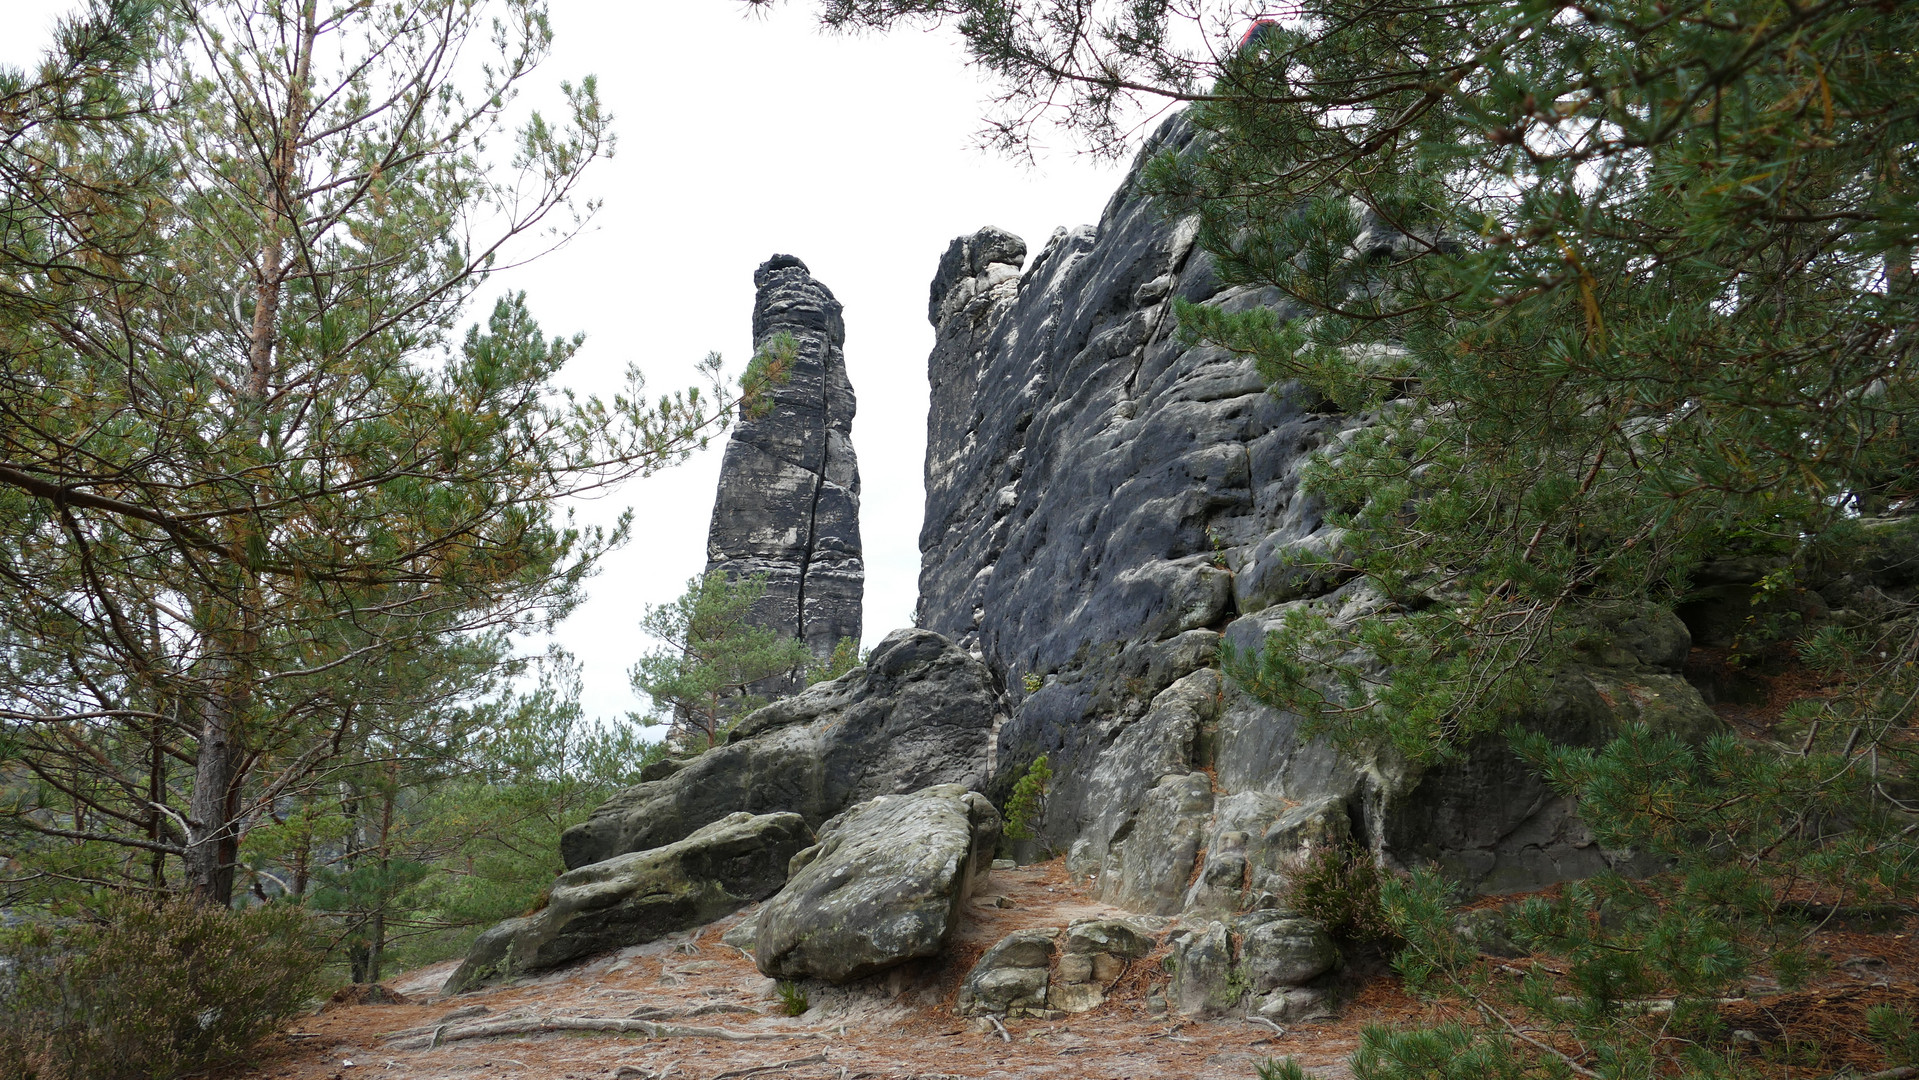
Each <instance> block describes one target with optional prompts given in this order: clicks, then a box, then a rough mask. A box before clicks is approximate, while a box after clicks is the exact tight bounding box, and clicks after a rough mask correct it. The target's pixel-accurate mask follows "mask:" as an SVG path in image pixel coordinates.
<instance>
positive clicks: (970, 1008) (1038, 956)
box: [958, 927, 1059, 1016]
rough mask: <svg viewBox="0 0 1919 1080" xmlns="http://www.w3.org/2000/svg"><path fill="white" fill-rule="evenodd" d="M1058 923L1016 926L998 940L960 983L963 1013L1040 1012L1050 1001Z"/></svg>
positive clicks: (960, 1009) (1039, 1013) (976, 1014)
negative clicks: (1030, 928) (1050, 975)
mask: <svg viewBox="0 0 1919 1080" xmlns="http://www.w3.org/2000/svg"><path fill="white" fill-rule="evenodd" d="M1058 939H1059V930H1058V928H1056V927H1042V928H1039V929H1035V930H1015V931H1013V932H1012V933H1010V934H1008V935H1006V936H1005V937H1003V938H1001V939H1000V940H999V941H997V942H995V943H994V945H993V947H992V948H990V949H988V950H986V953H985V954H984V955H983V956H981V957H980V958H979V962H978V963H976V964H974V965H973V970H971V971H969V972H967V973H966V981H965V982H963V983H961V984H960V991H959V1002H958V1006H959V1013H960V1015H961V1016H981V1015H984V1014H987V1013H993V1014H996V1015H999V1016H1039V1015H1042V1014H1044V1013H1045V1011H1046V1009H1047V1005H1048V994H1047V989H1048V981H1049V980H1048V969H1049V968H1050V967H1051V966H1052V963H1053V952H1054V946H1055V942H1057V941H1058Z"/></svg>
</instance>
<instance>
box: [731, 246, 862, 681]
mask: <svg viewBox="0 0 1919 1080" xmlns="http://www.w3.org/2000/svg"><path fill="white" fill-rule="evenodd" d="M753 284H754V285H755V286H756V287H757V288H758V290H759V292H758V295H757V297H756V298H755V299H754V302H753V343H754V347H755V348H756V349H757V348H763V347H765V345H766V344H767V343H768V342H769V341H770V340H771V339H772V338H773V337H774V336H775V335H777V334H781V333H785V334H791V335H792V336H793V338H794V340H795V341H796V342H797V343H798V345H799V353H798V355H797V356H796V357H795V358H794V361H793V364H792V367H791V369H790V376H791V377H790V378H789V379H788V380H787V381H786V382H785V383H784V384H782V385H780V386H778V387H775V388H774V389H773V390H772V392H771V394H770V397H771V399H772V407H771V408H770V409H769V410H768V411H767V412H766V413H765V414H764V415H762V416H759V417H756V418H752V419H745V420H742V421H741V422H740V424H739V425H738V426H737V427H735V428H734V429H733V436H732V438H731V439H729V440H728V441H727V444H726V457H725V459H724V460H723V462H722V463H721V465H720V483H719V490H718V492H717V494H716V495H715V496H714V499H713V521H712V524H711V526H710V527H709V528H708V530H707V538H706V568H707V570H709V571H712V570H721V571H724V572H725V573H726V574H727V575H728V576H729V577H734V578H739V577H749V576H752V575H754V574H764V575H766V580H767V586H766V594H765V595H764V596H763V597H761V599H760V604H759V608H758V610H757V611H756V612H755V616H756V621H757V622H758V623H759V624H760V625H762V626H765V627H769V628H771V629H775V630H778V631H780V632H782V633H786V634H791V635H793V636H795V637H798V638H800V639H801V640H803V641H805V642H806V644H807V647H808V648H809V649H811V650H812V652H813V653H814V655H816V656H822V657H824V656H826V655H827V654H829V653H831V652H832V650H833V646H834V644H835V643H836V642H838V641H839V640H840V639H841V638H843V637H850V638H854V639H858V638H859V636H860V602H861V597H862V594H863V592H864V590H865V585H866V566H865V563H864V562H863V561H862V558H861V553H860V518H859V510H860V474H859V465H858V463H857V462H856V461H855V460H854V456H853V444H852V442H851V441H850V439H849V437H848V436H849V433H850V432H851V430H852V426H853V410H854V400H853V386H852V384H851V383H850V382H848V381H847V378H846V358H845V356H844V354H843V353H842V352H841V347H842V346H843V345H844V344H845V343H846V324H845V323H844V321H843V320H842V319H841V318H840V303H839V301H838V300H835V299H833V291H832V290H831V289H828V288H827V287H826V286H825V285H822V284H820V283H819V282H818V281H815V280H814V279H813V276H812V275H811V274H809V273H808V272H807V270H806V264H805V263H803V262H801V261H800V260H798V259H796V258H794V257H793V256H791V255H775V256H773V257H772V258H771V259H768V260H767V261H766V262H764V263H762V264H761V265H760V268H759V269H758V270H756V271H755V272H754V274H753ZM770 689H774V690H779V689H785V687H775V688H770Z"/></svg>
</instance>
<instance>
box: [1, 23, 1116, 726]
mask: <svg viewBox="0 0 1919 1080" xmlns="http://www.w3.org/2000/svg"><path fill="white" fill-rule="evenodd" d="M71 6H72V5H71V4H70V3H69V2H68V0H0V12H3V13H4V14H0V27H3V28H4V29H0V63H7V64H14V65H25V64H28V63H31V62H32V60H33V58H34V57H35V56H36V55H37V54H38V53H39V51H40V50H41V49H42V48H43V47H44V46H45V44H46V42H47V40H48V32H47V31H48V28H49V27H50V26H51V24H52V21H53V19H54V18H55V16H56V15H58V14H59V13H61V12H64V11H66V10H68V9H69V8H70V7H71ZM807 8H808V5H806V4H805V3H804V2H802V0H795V2H793V3H789V4H787V5H785V6H783V7H782V8H780V9H778V10H777V11H775V12H774V13H773V14H772V15H771V16H770V17H748V16H747V15H746V14H745V11H746V8H745V5H744V4H743V3H741V2H740V0H552V18H553V27H554V33H555V54H554V57H553V60H552V62H551V63H550V64H548V65H547V66H546V67H545V68H544V69H543V71H542V76H543V80H544V81H546V82H548V83H554V84H557V83H558V82H559V81H560V80H561V79H577V78H578V77H579V76H581V75H585V74H594V75H597V76H599V81H600V91H601V96H602V99H603V101H604V102H605V103H606V105H607V107H608V108H609V109H610V111H611V112H612V113H613V115H614V117H615V126H616V130H617V131H618V133H619V138H620V145H619V153H618V156H617V157H615V158H614V159H613V160H612V161H609V162H604V163H602V164H601V165H600V166H598V175H597V176H595V177H594V179H593V183H592V185H591V186H592V187H593V189H594V190H595V192H596V193H598V194H599V195H601V196H603V197H604V198H605V201H606V208H605V210H604V212H603V213H602V215H601V216H600V218H599V219H598V221H597V223H596V225H595V227H594V230H593V231H592V232H591V233H589V234H588V235H585V236H582V237H580V238H578V239H576V240H575V241H574V242H573V243H572V244H571V245H570V246H568V247H567V248H565V249H563V250H561V251H560V252H558V253H557V254H554V255H551V256H548V257H547V258H546V259H545V260H543V261H541V262H539V263H538V264H536V265H535V266H533V267H531V268H529V269H527V270H523V271H516V272H514V273H513V274H511V275H503V276H502V277H501V278H500V279H497V281H498V284H500V285H501V286H502V287H509V288H523V289H525V290H527V293H528V296H529V300H530V302H531V305H532V308H533V310H534V312H535V313H536V314H537V315H538V317H539V318H540V320H541V323H542V325H543V326H544V327H545V328H546V329H547V331H548V332H549V333H571V332H574V331H584V332H585V333H586V335H587V345H586V347H585V349H583V350H582V351H581V353H580V355H579V356H578V358H577V359H576V360H575V361H574V362H573V364H572V365H571V366H570V367H569V368H568V370H567V372H566V374H565V379H566V381H567V382H569V383H570V384H571V385H573V386H575V387H577V388H579V389H582V390H588V391H603V392H611V391H612V390H613V389H615V388H616V387H617V385H618V380H619V375H620V372H621V371H622V370H623V369H624V367H625V365H626V364H627V363H628V362H629V361H638V362H639V363H640V364H641V366H642V367H643V368H644V369H645V371H646V372H647V374H648V378H649V379H650V380H651V384H652V387H653V389H654V390H655V391H658V390H664V389H666V388H669V387H672V386H675V385H685V384H686V383H687V382H689V381H690V379H691V368H692V365H693V364H694V363H695V362H697V361H698V360H699V359H700V358H701V357H703V356H705V355H706V353H707V352H709V351H711V350H718V351H720V352H722V353H723V354H725V356H726V358H727V360H728V362H729V365H730V368H731V370H732V371H734V372H737V371H738V369H739V365H740V364H742V363H743V362H744V361H745V359H746V357H747V356H748V354H749V353H750V351H751V343H750V340H749V338H750V329H749V325H748V321H749V316H750V314H751V311H752V305H753V281H752V275H753V268H754V267H756V266H758V265H759V263H760V262H761V261H762V260H764V259H766V258H767V256H769V255H772V254H773V253H775V252H785V253H790V254H793V255H797V256H799V257H800V258H801V259H803V260H805V261H806V263H807V265H808V266H809V267H810V268H811V269H812V271H813V274H814V276H816V277H817V278H819V279H820V280H821V281H823V282H825V283H826V284H827V285H828V286H829V287H830V288H832V290H833V291H834V293H835V294H836V295H837V296H838V297H839V299H840V300H841V302H843V303H844V304H845V305H846V328H847V330H846V335H847V341H846V360H847V368H848V371H849V373H850V375H851V378H852V381H853V388H854V390H855V391H856V392H857V394H858V395H859V415H858V418H857V419H856V421H855V423H854V426H853V444H854V447H855V449H856V450H857V451H858V453H859V459H860V473H861V479H862V482H863V496H864V501H863V505H862V508H861V521H860V525H861V529H862V532H863V535H864V539H865V544H866V632H865V638H866V643H867V644H868V645H871V644H872V643H874V642H877V641H878V640H879V639H880V638H881V637H882V636H884V635H885V634H886V632H887V631H889V630H892V629H895V628H897V627H901V626H906V625H908V624H909V623H911V621H912V614H913V604H914V600H915V598H916V583H917V578H918V572H919V526H920V513H921V509H922V500H923V488H922V483H921V476H920V469H921V466H922V459H923V456H924V453H925V443H926V355H927V352H928V351H929V350H930V349H931V347H932V337H933V335H932V329H931V327H930V326H928V325H927V322H926V295H927V285H928V283H929V281H930V280H931V278H932V276H933V270H934V267H935V266H936V265H937V263H938V260H939V256H940V254H941V252H943V251H945V249H946V245H947V243H948V241H950V240H951V239H952V238H953V237H955V236H958V235H960V234H962V233H969V232H971V231H973V230H974V229H977V228H979V227H980V226H982V225H989V224H991V225H998V226H1000V227H1002V228H1006V229H1010V230H1012V231H1013V232H1015V233H1018V234H1019V235H1021V236H1023V237H1025V238H1026V241H1027V243H1028V245H1029V246H1032V247H1034V248H1037V246H1038V245H1039V244H1041V243H1043V242H1044V241H1045V239H1046V237H1047V236H1048V235H1049V234H1050V233H1051V232H1052V230H1053V228H1054V226H1057V225H1067V226H1071V225H1077V224H1080V223H1083V222H1090V221H1093V220H1094V219H1095V218H1096V217H1097V216H1098V214H1099V211H1100V208H1101V207H1102V206H1103V205H1104V204H1105V201H1106V199H1107V197H1108V196H1109V195H1110V194H1111V193H1112V189H1113V187H1114V185H1115V184H1117V182H1118V179H1119V175H1120V173H1119V169H1118V167H1117V166H1114V165H1110V164H1103V163H1097V162H1094V161H1091V160H1089V159H1086V158H1084V157H1081V156H1078V155H1076V154H1075V153H1074V152H1073V150H1072V148H1071V147H1068V146H1060V147H1058V148H1056V149H1055V150H1054V151H1052V152H1050V153H1044V154H1042V155H1041V157H1040V161H1039V163H1038V166H1037V168H1028V167H1026V166H1023V165H1018V164H1014V163H1012V162H1009V161H1006V160H1004V159H1001V158H998V157H994V156H991V155H987V154H983V153H982V152H980V151H978V150H976V149H974V148H973V145H972V141H971V136H972V133H973V132H974V131H975V130H976V129H977V128H978V126H979V117H980V115H981V112H982V102H983V99H984V97H985V95H986V92H987V91H986V88H985V87H984V86H983V85H982V84H981V82H980V81H979V79H978V77H977V76H976V75H975V73H973V72H972V71H970V70H968V69H967V68H966V67H965V66H964V64H963V60H964V53H963V51H962V49H961V47H960V45H959V43H958V41H957V38H956V37H955V36H953V35H951V34H948V33H931V34H924V33H919V32H905V33H897V34H893V35H889V36H884V37H868V38H844V37H829V36H824V35H822V34H820V33H818V32H817V31H815V30H814V28H813V24H812V22H811V20H810V19H809V18H808V14H807ZM719 466H720V447H718V446H715V447H714V448H712V449H710V450H708V451H707V452H706V453H704V454H702V455H700V456H697V457H695V458H694V459H693V461H691V462H689V463H688V464H686V465H684V466H681V467H679V468H677V469H674V470H672V471H670V472H667V473H663V474H661V475H659V476H655V477H652V478H649V479H646V480H641V481H636V482H634V483H631V484H628V485H626V487H624V488H623V489H620V490H618V491H616V492H615V493H614V494H613V495H612V496H610V497H609V498H607V499H604V500H601V501H599V502H597V503H593V504H588V505H586V506H584V507H582V514H583V516H584V517H586V518H588V519H592V520H610V519H611V518H612V517H614V516H615V515H617V513H618V512H619V510H620V509H621V508H623V507H625V506H633V507H635V508H636V511H637V514H636V519H637V521H636V524H637V528H636V535H635V537H634V539H633V541H632V543H630V544H629V545H628V546H627V547H625V548H624V549H622V550H620V551H619V552H617V553H615V554H614V555H613V556H612V557H611V558H610V559H609V560H608V561H607V563H606V564H605V568H604V570H603V571H602V573H601V574H600V576H599V577H598V578H596V579H595V580H594V581H593V582H592V584H591V587H590V593H591V599H590V600H589V601H588V602H587V603H586V604H585V605H583V606H582V608H581V609H580V610H579V611H578V612H577V613H575V614H574V615H573V616H572V618H571V619H569V620H568V622H567V623H566V624H565V626H564V627H563V628H562V630H561V632H560V634H559V640H560V642H561V643H562V644H563V645H565V646H566V647H567V648H568V649H570V650H571V651H572V652H573V653H574V654H575V655H577V656H578V657H579V658H580V660H581V662H582V663H583V665H584V669H585V691H584V698H585V705H586V709H587V713H588V715H589V716H593V715H599V716H609V715H619V714H622V713H625V712H626V711H628V710H630V709H634V708H638V707H640V705H641V702H639V701H638V700H637V699H636V698H635V697H634V695H633V694H632V692H631V691H630V690H629V689H628V687H627V682H626V668H627V667H628V665H630V664H631V663H632V661H633V659H634V657H635V656H637V655H638V654H639V653H640V652H641V651H643V650H644V649H645V648H646V647H647V645H648V643H647V642H646V640H645V639H644V638H643V637H642V636H641V635H640V633H639V631H638V629H637V622H638V619H639V617H640V613H641V609H642V608H643V607H644V606H645V605H646V604H649V603H661V602H664V601H667V600H670V599H672V598H673V597H675V596H677V595H678V594H679V593H680V591H681V590H682V588H683V587H684V584H685V581H686V579H687V578H688V577H690V576H691V575H693V574H696V573H698V572H699V571H700V570H701V569H702V568H703V567H704V565H705V549H706V526H707V519H708V516H709V515H710V514H711V512H712V509H713V489H714V484H715V481H716V479H717V477H718V474H719Z"/></svg>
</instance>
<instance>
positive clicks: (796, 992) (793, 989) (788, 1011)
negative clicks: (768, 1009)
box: [779, 979, 813, 1016]
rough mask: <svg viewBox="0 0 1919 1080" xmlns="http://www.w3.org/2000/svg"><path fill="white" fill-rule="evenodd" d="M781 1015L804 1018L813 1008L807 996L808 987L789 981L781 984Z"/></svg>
mask: <svg viewBox="0 0 1919 1080" xmlns="http://www.w3.org/2000/svg"><path fill="white" fill-rule="evenodd" d="M779 994H780V1014H781V1015H782V1016H802V1015H804V1014H805V1013H806V1010H808V1009H810V1008H812V1007H813V1003H812V1001H810V1000H808V998H807V996H806V987H804V986H801V985H800V984H799V983H796V982H792V981H790V980H787V979H781V980H780V982H779Z"/></svg>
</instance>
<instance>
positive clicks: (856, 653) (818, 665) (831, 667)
mask: <svg viewBox="0 0 1919 1080" xmlns="http://www.w3.org/2000/svg"><path fill="white" fill-rule="evenodd" d="M865 665H866V654H865V653H863V652H861V651H860V643H859V639H857V638H850V637H843V638H841V639H839V641H837V642H835V643H834V645H833V651H832V652H830V653H828V654H827V655H826V658H825V659H823V660H814V661H813V662H811V663H810V664H808V665H807V667H806V685H808V686H812V685H813V684H814V683H823V682H830V681H832V680H834V679H837V678H839V677H840V676H842V675H844V674H846V673H847V672H849V671H852V670H853V669H854V668H857V667H864V666H865Z"/></svg>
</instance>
